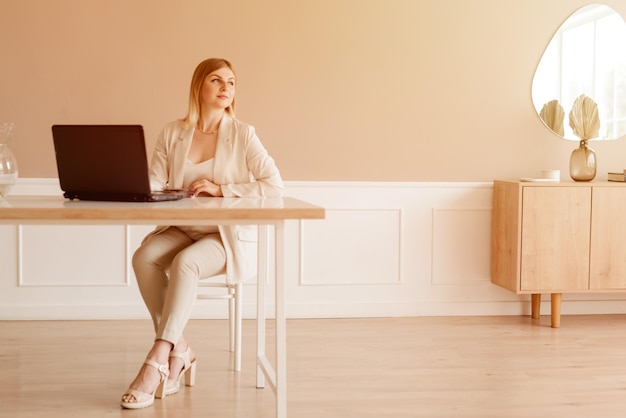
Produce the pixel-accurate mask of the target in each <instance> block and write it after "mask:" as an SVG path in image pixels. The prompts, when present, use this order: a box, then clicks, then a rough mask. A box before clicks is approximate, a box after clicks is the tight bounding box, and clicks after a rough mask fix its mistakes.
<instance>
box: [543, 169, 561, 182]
mask: <svg viewBox="0 0 626 418" xmlns="http://www.w3.org/2000/svg"><path fill="white" fill-rule="evenodd" d="M541 178H542V179H550V180H560V179H561V170H541Z"/></svg>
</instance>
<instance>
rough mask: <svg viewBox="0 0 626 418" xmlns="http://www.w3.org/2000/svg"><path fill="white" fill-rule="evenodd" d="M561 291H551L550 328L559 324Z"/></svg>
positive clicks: (557, 326)
mask: <svg viewBox="0 0 626 418" xmlns="http://www.w3.org/2000/svg"><path fill="white" fill-rule="evenodd" d="M562 296H563V294H562V293H552V295H551V305H550V308H551V315H552V328H559V327H560V326H561V299H562Z"/></svg>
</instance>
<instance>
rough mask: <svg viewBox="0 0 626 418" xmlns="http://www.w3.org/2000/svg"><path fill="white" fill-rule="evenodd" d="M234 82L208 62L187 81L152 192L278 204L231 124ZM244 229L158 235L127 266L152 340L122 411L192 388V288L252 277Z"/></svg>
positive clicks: (251, 147)
mask: <svg viewBox="0 0 626 418" xmlns="http://www.w3.org/2000/svg"><path fill="white" fill-rule="evenodd" d="M235 85H236V77H235V74H234V71H233V68H232V65H231V64H230V62H228V61H227V60H224V59H218V58H210V59H207V60H205V61H203V62H201V63H200V64H199V65H198V66H197V67H196V70H195V71H194V74H193V77H192V80H191V88H190V93H189V109H188V112H187V116H186V117H185V118H184V119H182V120H176V121H173V122H171V123H169V124H167V125H166V126H165V127H164V129H163V131H162V132H161V134H160V136H159V138H158V141H157V144H156V147H155V150H154V154H153V156H152V161H151V164H150V180H151V183H152V188H153V189H155V190H162V189H186V190H190V191H192V192H193V193H194V195H195V196H225V197H262V196H280V195H281V194H282V189H283V184H282V180H281V177H280V173H279V171H278V169H277V168H276V165H275V164H274V160H273V159H272V158H271V157H270V156H269V155H268V153H267V151H266V150H265V148H263V145H262V144H261V142H260V140H259V138H258V137H257V135H256V133H255V131H254V128H253V127H252V126H250V125H246V124H244V123H242V122H240V121H238V120H237V119H235V117H234V109H235ZM255 239H256V237H255V227H254V226H252V227H251V226H242V225H234V226H197V227H196V226H159V227H157V228H156V229H155V230H154V231H153V232H151V233H150V234H149V235H148V236H147V237H146V238H145V239H144V241H143V242H142V244H141V246H140V247H139V248H138V249H137V251H136V252H135V254H134V256H133V269H134V271H135V276H136V277H137V283H138V285H139V290H140V291H141V296H142V297H143V300H144V302H145V304H146V307H147V308H148V310H149V311H150V315H151V316H152V320H153V323H154V329H155V331H156V338H155V341H154V344H153V346H152V348H151V349H150V351H149V352H148V354H147V356H146V361H145V362H144V364H143V365H142V367H141V369H140V370H139V373H138V375H137V377H136V378H135V380H134V381H133V382H132V383H131V384H130V387H129V388H128V390H127V391H126V393H125V394H124V395H123V396H122V401H121V405H122V407H124V408H130V409H137V408H144V407H147V406H150V405H152V404H153V403H154V398H155V397H156V398H162V397H163V396H165V395H168V394H174V393H176V392H178V390H179V387H180V383H179V382H180V378H181V376H182V375H185V381H186V384H187V385H189V386H191V385H193V383H194V380H195V366H196V360H195V355H194V353H193V351H191V348H190V347H189V345H188V344H187V341H186V340H185V338H184V336H183V330H184V328H185V325H186V324H187V321H188V320H189V316H190V315H191V310H192V307H193V304H194V301H195V299H196V294H197V286H198V280H199V279H200V278H203V277H209V276H214V275H216V274H221V273H225V274H226V278H227V280H228V281H230V282H241V281H243V280H246V279H248V278H250V277H251V276H253V275H254V273H255V266H254V251H255V248H256V246H255V245H256V243H255Z"/></svg>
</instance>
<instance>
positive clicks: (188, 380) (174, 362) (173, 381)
mask: <svg viewBox="0 0 626 418" xmlns="http://www.w3.org/2000/svg"><path fill="white" fill-rule="evenodd" d="M178 350H180V345H178V344H177V346H176V347H175V348H174V350H172V352H171V353H170V355H169V367H170V371H171V373H170V378H169V379H168V381H167V386H166V389H165V394H166V395H173V394H175V393H177V392H178V391H179V390H180V378H181V377H182V375H183V374H184V375H185V385H187V386H193V385H194V384H195V383H196V356H195V355H194V354H193V351H191V347H189V345H187V348H186V349H185V350H184V351H178Z"/></svg>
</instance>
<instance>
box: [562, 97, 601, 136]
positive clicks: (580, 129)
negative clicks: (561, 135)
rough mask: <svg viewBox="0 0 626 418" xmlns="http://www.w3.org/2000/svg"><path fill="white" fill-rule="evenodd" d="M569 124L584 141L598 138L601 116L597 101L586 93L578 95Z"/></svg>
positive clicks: (570, 114) (570, 113)
mask: <svg viewBox="0 0 626 418" xmlns="http://www.w3.org/2000/svg"><path fill="white" fill-rule="evenodd" d="M569 126H570V127H571V128H572V129H573V130H574V134H575V135H576V136H577V137H579V138H580V139H581V140H582V141H586V140H588V139H593V138H597V137H598V133H599V132H600V117H599V116H598V105H597V104H596V102H594V101H593V100H592V99H590V98H589V97H587V96H585V95H584V94H581V95H580V96H578V97H577V98H576V100H575V101H574V105H573V106H572V110H571V112H569Z"/></svg>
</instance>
